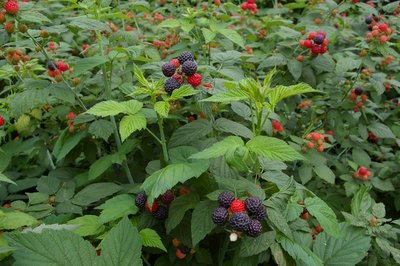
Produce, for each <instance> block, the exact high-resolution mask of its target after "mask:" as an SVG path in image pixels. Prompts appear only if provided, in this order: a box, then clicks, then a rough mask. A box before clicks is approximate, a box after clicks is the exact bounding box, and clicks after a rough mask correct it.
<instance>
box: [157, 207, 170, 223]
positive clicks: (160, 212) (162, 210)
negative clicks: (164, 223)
mask: <svg viewBox="0 0 400 266" xmlns="http://www.w3.org/2000/svg"><path fill="white" fill-rule="evenodd" d="M153 215H154V218H156V219H158V220H165V219H166V218H167V216H168V210H167V207H165V206H160V207H158V209H157V211H156V212H155V213H153Z"/></svg>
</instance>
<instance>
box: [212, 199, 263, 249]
mask: <svg viewBox="0 0 400 266" xmlns="http://www.w3.org/2000/svg"><path fill="white" fill-rule="evenodd" d="M218 203H219V207H218V208H216V209H215V210H214V212H213V214H212V217H211V218H212V220H213V222H214V223H215V224H217V225H225V224H226V223H229V227H230V229H232V231H233V232H234V233H235V234H236V232H238V233H245V234H247V235H248V236H251V237H256V236H259V235H260V234H261V233H262V229H263V227H262V224H261V222H262V221H263V220H264V218H265V217H266V215H267V209H266V208H265V206H264V205H263V203H262V201H261V199H260V198H258V197H248V198H246V200H244V201H243V200H241V199H237V198H235V195H234V194H233V193H232V192H230V191H225V192H222V193H221V194H220V195H219V196H218ZM236 235H237V234H236ZM235 240H236V239H235ZM235 240H232V241H235Z"/></svg>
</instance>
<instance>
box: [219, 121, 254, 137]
mask: <svg viewBox="0 0 400 266" xmlns="http://www.w3.org/2000/svg"><path fill="white" fill-rule="evenodd" d="M215 128H216V129H217V130H220V131H222V132H226V133H231V134H233V135H236V136H241V137H244V138H248V139H250V138H252V137H253V132H251V130H250V129H248V128H247V127H246V126H244V125H242V124H240V123H238V122H235V121H232V120H229V119H226V118H223V117H221V118H218V119H217V120H216V121H215Z"/></svg>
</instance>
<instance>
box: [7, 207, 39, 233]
mask: <svg viewBox="0 0 400 266" xmlns="http://www.w3.org/2000/svg"><path fill="white" fill-rule="evenodd" d="M38 223H39V222H38V220H36V219H35V218H34V217H32V216H30V215H29V214H26V213H23V212H20V211H12V212H5V213H0V229H1V230H11V229H18V228H20V227H24V226H33V225H36V224H38Z"/></svg>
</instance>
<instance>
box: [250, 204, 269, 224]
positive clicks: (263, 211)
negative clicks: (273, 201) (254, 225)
mask: <svg viewBox="0 0 400 266" xmlns="http://www.w3.org/2000/svg"><path fill="white" fill-rule="evenodd" d="M266 216H267V209H266V208H265V206H264V205H261V206H260V208H259V209H258V210H257V211H256V212H255V213H254V216H253V218H254V219H256V220H259V221H262V220H264V218H265V217H266Z"/></svg>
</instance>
